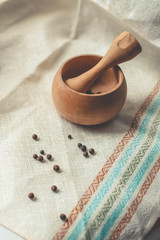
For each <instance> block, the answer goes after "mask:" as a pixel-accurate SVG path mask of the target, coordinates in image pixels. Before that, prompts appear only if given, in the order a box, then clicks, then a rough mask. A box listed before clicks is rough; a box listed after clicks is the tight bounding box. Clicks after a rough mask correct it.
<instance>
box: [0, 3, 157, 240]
mask: <svg viewBox="0 0 160 240" xmlns="http://www.w3.org/2000/svg"><path fill="white" fill-rule="evenodd" d="M159 10H160V4H159V1H158V0H157V1H152V2H151V1H147V0H144V1H135V0H132V1H124V0H122V1H118V0H113V1H109V0H106V1H105V0H103V1H102V0H92V1H89V0H79V1H78V0H65V1H62V0H54V1H51V0H45V1H43V0H32V1H28V0H9V1H1V3H0V33H1V37H0V53H1V55H0V56H1V57H0V70H1V74H0V132H1V134H0V223H1V224H2V225H3V226H5V227H7V228H8V229H10V230H12V231H14V232H16V233H17V234H18V235H20V236H22V237H23V238H24V239H27V240H44V239H46V240H51V239H54V240H55V239H56V240H57V239H69V240H71V239H73V240H75V239H87V240H89V239H96V240H98V239H112V240H113V239H132V240H140V239H143V237H144V235H145V234H146V233H147V232H148V231H149V230H150V229H151V227H152V226H153V224H154V223H155V221H156V220H157V219H158V217H159V216H160V208H159V203H160V193H159V180H160V174H159V169H160V154H159V149H160V134H159V132H160V131H159V130H160V126H159V124H160V91H159V89H160V81H159V80H160V66H159V64H160V50H159V47H160V40H159V39H160V30H159V26H160V11H159ZM124 30H128V31H130V32H131V33H132V34H134V35H135V36H136V38H137V39H138V40H139V42H140V43H141V45H142V48H143V51H142V53H141V54H140V55H139V56H137V57H136V58H135V59H134V60H132V61H130V62H126V63H123V64H121V68H122V70H123V72H124V75H125V77H126V80H127V87H128V92H127V100H126V103H125V105H124V107H123V110H122V111H121V113H120V114H119V115H118V116H117V117H115V118H114V119H113V120H112V121H110V122H108V123H105V124H103V125H100V126H92V127H89V126H88V127H86V126H80V125H76V124H72V123H70V122H68V121H66V120H65V119H63V118H62V117H60V116H59V114H58V113H57V112H56V109H55V107H54V105H53V102H52V95H51V86H52V80H53V77H54V75H55V73H56V71H57V69H58V68H59V66H60V65H61V64H62V63H63V62H64V61H65V60H67V59H68V58H70V57H72V56H75V55H80V54H99V55H104V54H105V53H106V51H107V49H108V48H109V46H110V44H111V42H112V40H113V39H114V38H115V37H116V36H117V35H118V34H120V33H121V32H122V31H124ZM73 111H74V110H73ZM33 133H36V134H37V135H38V136H39V141H34V140H33V139H32V134H33ZM68 134H71V135H72V137H73V139H71V140H70V139H68V137H67V136H68ZM79 142H81V143H83V144H84V145H86V146H87V148H88V149H89V148H91V147H92V148H94V149H95V151H96V154H95V155H93V156H91V155H90V156H89V158H84V157H83V155H82V152H81V151H80V150H79V149H78V147H77V144H78V143H79ZM41 149H44V151H45V153H50V154H52V156H53V161H48V160H46V155H45V162H44V163H40V162H38V161H36V160H34V159H33V158H32V156H33V154H34V153H36V154H39V151H40V150H41ZM55 164H58V165H59V166H60V169H61V172H60V173H56V172H54V171H53V165H55ZM52 185H57V187H58V189H59V191H58V192H57V193H53V192H52V191H51V186H52ZM29 192H34V194H35V197H36V200H35V201H31V200H30V199H29V198H28V193H29ZM61 213H65V214H66V216H67V217H68V222H64V223H62V221H61V220H60V218H59V215H60V214H61Z"/></svg>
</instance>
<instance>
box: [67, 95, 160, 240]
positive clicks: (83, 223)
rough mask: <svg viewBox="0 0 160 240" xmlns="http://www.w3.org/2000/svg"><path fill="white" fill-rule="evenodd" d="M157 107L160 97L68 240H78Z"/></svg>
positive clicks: (139, 139) (142, 134) (139, 140)
mask: <svg viewBox="0 0 160 240" xmlns="http://www.w3.org/2000/svg"><path fill="white" fill-rule="evenodd" d="M159 105H160V95H159V96H158V97H157V99H156V100H155V102H154V103H153V105H152V107H151V108H150V109H149V110H148V112H147V113H146V116H145V118H144V119H143V121H142V123H141V126H140V129H139V132H138V134H137V136H136V137H135V138H134V140H133V142H132V143H131V144H130V146H129V148H128V149H127V150H126V152H125V154H124V156H123V157H122V158H121V159H120V160H119V162H118V163H117V165H116V166H115V168H114V169H113V171H112V173H111V174H110V176H109V177H108V179H107V181H106V182H105V184H104V185H103V187H102V188H101V190H100V191H99V192H98V193H97V195H96V196H95V198H94V200H93V201H92V203H91V204H90V206H89V207H88V209H87V210H86V211H85V213H84V215H83V217H82V218H81V219H80V221H79V223H78V224H77V226H76V227H75V229H74V230H73V231H72V233H71V235H70V236H69V237H68V240H75V239H78V237H79V235H80V234H81V232H82V231H83V229H84V228H85V227H86V225H87V224H88V221H89V219H90V218H91V216H92V214H93V213H94V211H95V210H96V208H97V207H98V205H99V204H100V203H101V201H102V199H103V198H104V196H105V195H106V194H107V192H108V190H109V189H110V187H111V186H112V184H113V182H114V181H115V179H116V178H117V177H118V175H119V174H120V171H121V170H122V169H123V167H124V166H125V164H126V162H127V160H128V159H130V157H131V155H132V154H133V152H134V151H135V149H136V147H137V146H138V145H139V144H140V142H141V141H142V139H143V137H144V135H145V133H146V131H147V127H148V124H149V122H150V120H151V118H152V116H153V115H154V113H155V112H156V110H157V108H158V107H159Z"/></svg>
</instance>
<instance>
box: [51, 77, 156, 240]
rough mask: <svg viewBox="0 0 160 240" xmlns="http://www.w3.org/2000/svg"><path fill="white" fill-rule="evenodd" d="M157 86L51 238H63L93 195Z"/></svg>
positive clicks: (128, 139)
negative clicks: (65, 220) (66, 218)
mask: <svg viewBox="0 0 160 240" xmlns="http://www.w3.org/2000/svg"><path fill="white" fill-rule="evenodd" d="M159 88H160V81H158V83H157V84H156V86H155V87H154V89H153V90H152V92H151V93H150V94H149V96H148V97H147V98H146V99H145V101H144V103H143V104H142V105H141V107H140V108H139V110H138V111H137V113H136V114H135V116H134V118H133V120H132V123H131V127H130V129H129V130H128V132H127V133H126V134H125V136H124V137H123V138H122V140H121V141H120V142H119V144H118V146H117V147H116V148H115V150H114V152H113V154H112V155H111V156H110V157H109V159H108V160H107V161H106V163H105V164H104V166H103V168H102V169H101V171H100V172H99V173H98V175H97V177H96V178H95V179H94V180H93V182H92V183H91V185H90V186H89V188H88V189H87V190H86V192H85V193H84V194H83V195H82V197H81V199H80V200H79V201H78V203H77V204H76V206H75V208H74V209H73V210H72V212H71V213H70V215H69V217H68V222H66V223H64V224H63V225H62V226H61V228H60V231H59V232H57V233H56V235H55V236H54V237H53V240H61V239H63V237H64V236H65V234H66V233H67V231H68V229H69V228H70V226H71V225H72V224H73V223H74V222H75V220H76V218H77V216H78V214H79V213H80V212H81V211H82V210H83V208H84V207H85V205H86V204H87V203H88V201H89V200H90V198H91V196H92V195H93V193H94V192H95V191H96V190H97V189H98V187H99V184H100V183H101V182H102V181H103V179H104V177H105V175H106V174H107V173H108V171H109V170H110V168H111V167H112V165H113V163H114V162H115V160H116V159H117V158H118V157H119V155H120V153H121V152H122V151H123V149H124V147H125V145H126V144H128V142H129V141H130V140H131V139H132V138H133V137H134V135H135V132H136V130H137V128H138V124H139V122H140V120H141V118H142V116H143V114H144V112H145V111H146V109H147V108H148V106H149V105H150V103H151V101H152V100H153V99H154V98H155V96H156V95H157V93H158V91H159Z"/></svg>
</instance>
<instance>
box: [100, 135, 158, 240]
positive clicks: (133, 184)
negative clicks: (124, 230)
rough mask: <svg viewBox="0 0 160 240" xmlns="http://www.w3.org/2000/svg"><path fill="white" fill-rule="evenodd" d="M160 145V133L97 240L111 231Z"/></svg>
mask: <svg viewBox="0 0 160 240" xmlns="http://www.w3.org/2000/svg"><path fill="white" fill-rule="evenodd" d="M159 146H160V134H159V135H158V138H157V140H156V144H155V145H154V147H153V148H152V150H151V152H150V154H149V155H148V157H147V158H146V161H145V162H144V163H143V164H142V166H141V168H140V169H139V171H138V172H137V174H136V175H135V177H134V179H133V180H132V182H131V184H130V185H129V187H128V188H127V190H126V192H125V194H124V195H123V198H122V199H121V200H120V202H119V204H118V206H117V207H116V208H115V210H114V211H113V213H112V214H111V216H110V217H109V218H108V220H107V221H106V223H105V224H104V226H103V228H102V230H101V232H100V233H99V235H98V237H97V238H96V240H102V239H104V238H105V237H106V236H107V234H108V233H109V231H110V228H111V227H112V226H113V224H114V223H115V221H116V220H117V218H118V217H119V215H120V214H121V213H122V211H123V208H124V207H125V206H126V204H127V202H128V201H129V200H130V198H131V196H132V195H133V193H134V191H135V190H136V188H137V186H138V185H139V183H140V181H141V180H142V178H143V176H144V174H145V172H146V171H147V169H148V168H149V166H150V165H151V163H152V162H153V161H154V159H155V157H156V156H157V154H158V153H159Z"/></svg>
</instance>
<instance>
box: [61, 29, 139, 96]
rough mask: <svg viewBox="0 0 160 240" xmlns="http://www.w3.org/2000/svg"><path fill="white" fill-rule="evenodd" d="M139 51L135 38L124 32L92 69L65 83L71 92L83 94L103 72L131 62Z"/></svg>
mask: <svg viewBox="0 0 160 240" xmlns="http://www.w3.org/2000/svg"><path fill="white" fill-rule="evenodd" d="M141 51H142V48H141V45H140V44H139V42H138V41H137V40H136V38H135V37H134V36H133V35H132V34H131V33H129V32H127V31H125V32H123V33H121V34H120V35H119V36H118V37H116V38H115V39H114V41H113V43H112V45H111V46H110V48H109V50H108V51H107V53H106V55H105V56H104V57H103V58H102V59H101V60H100V61H99V62H98V63H97V64H96V65H95V66H94V67H93V68H91V69H90V70H88V71H87V72H84V73H83V74H81V75H79V76H77V77H74V78H70V79H67V80H66V81H65V83H66V84H67V85H68V86H69V87H70V88H72V89H73V90H75V91H78V92H82V93H85V92H86V91H87V90H88V89H89V88H90V87H91V85H92V84H93V83H94V81H95V80H96V79H97V78H98V77H100V75H101V74H102V73H103V71H104V70H106V69H108V68H111V67H114V66H115V65H117V64H119V63H122V62H126V61H128V60H131V59H132V58H134V57H135V56H137V55H138V54H139V53H140V52H141ZM106 81H107V80H106Z"/></svg>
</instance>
